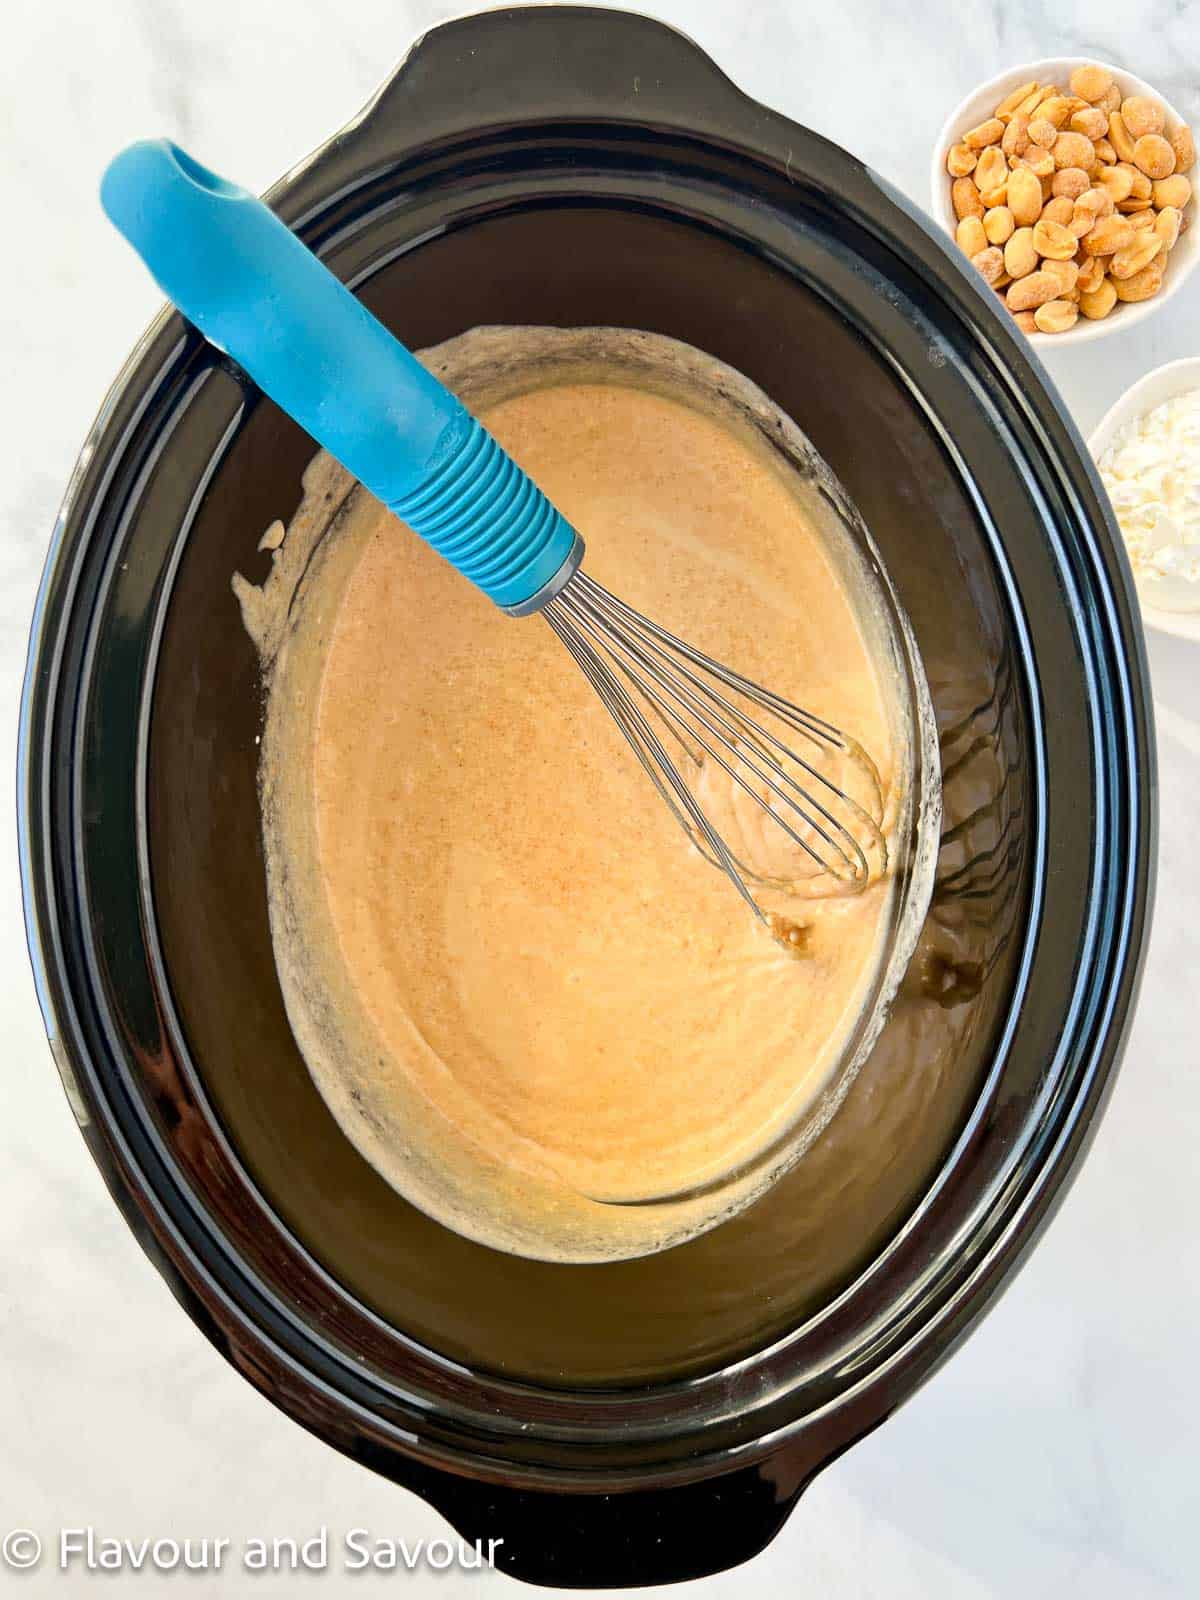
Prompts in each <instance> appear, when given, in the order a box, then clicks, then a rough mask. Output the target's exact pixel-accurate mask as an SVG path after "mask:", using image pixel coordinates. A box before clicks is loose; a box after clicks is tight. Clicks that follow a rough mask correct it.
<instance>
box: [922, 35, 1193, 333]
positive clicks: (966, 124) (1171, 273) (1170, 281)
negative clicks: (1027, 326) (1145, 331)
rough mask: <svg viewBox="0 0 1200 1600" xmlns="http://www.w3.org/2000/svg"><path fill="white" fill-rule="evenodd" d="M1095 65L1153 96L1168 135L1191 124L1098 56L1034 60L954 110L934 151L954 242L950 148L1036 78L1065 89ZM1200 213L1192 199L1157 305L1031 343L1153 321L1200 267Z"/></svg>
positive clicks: (938, 197) (939, 197)
mask: <svg viewBox="0 0 1200 1600" xmlns="http://www.w3.org/2000/svg"><path fill="white" fill-rule="evenodd" d="M1093 64H1094V65H1096V66H1103V67H1105V68H1106V70H1107V71H1109V72H1111V73H1112V75H1113V77H1114V78H1115V79H1116V81H1117V86H1118V88H1119V89H1120V90H1121V92H1122V94H1124V95H1131V94H1144V95H1149V96H1150V98H1151V99H1152V100H1158V101H1159V102H1160V103H1161V104H1162V106H1163V107H1164V109H1165V111H1166V114H1167V130H1168V132H1173V131H1174V130H1175V129H1176V128H1177V127H1178V126H1179V125H1180V123H1182V122H1186V121H1187V118H1186V117H1181V116H1180V114H1179V112H1178V111H1176V109H1175V107H1174V106H1173V105H1171V104H1170V102H1169V101H1168V100H1167V99H1166V98H1165V97H1164V96H1163V95H1162V94H1160V93H1159V91H1158V90H1157V89H1156V88H1155V87H1154V85H1153V84H1149V83H1146V82H1145V81H1144V80H1143V79H1141V78H1135V77H1134V75H1133V73H1132V72H1126V70H1125V68H1124V67H1114V66H1110V65H1109V64H1108V63H1107V62H1101V61H1096V58H1095V57H1094V56H1051V57H1049V58H1048V59H1047V60H1045V61H1030V62H1028V63H1027V64H1026V65H1025V66H1023V67H1012V68H1010V69H1009V70H1008V71H1007V72H1002V73H1000V74H999V76H997V77H995V78H992V79H990V80H989V81H988V82H987V83H985V84H982V85H981V86H980V87H979V88H978V89H976V90H975V91H974V93H973V94H969V95H968V96H967V98H966V99H965V100H963V101H962V102H961V103H960V104H959V105H957V106H956V107H955V108H954V110H953V111H952V112H951V113H950V115H949V116H948V117H947V118H946V121H945V123H944V125H943V127H942V131H941V133H939V134H938V137H937V143H936V144H935V145H934V147H933V164H932V167H931V170H930V180H929V182H930V194H931V196H932V199H933V208H932V209H933V215H934V216H935V217H936V218H937V220H938V221H939V222H940V223H941V224H942V226H943V227H944V228H945V229H946V231H947V233H949V234H950V236H951V238H953V236H954V229H955V223H956V219H955V216H954V206H953V204H952V202H951V199H950V184H951V178H950V174H949V173H948V172H947V171H946V157H947V155H948V154H949V152H950V146H951V145H953V144H957V143H958V142H959V140H960V139H961V138H962V136H963V134H964V133H966V131H967V129H968V128H974V127H976V126H977V125H978V124H979V123H981V122H983V121H984V120H985V119H986V118H988V117H990V116H991V114H992V112H993V111H994V110H995V109H996V107H997V106H998V105H999V104H1000V102H1001V100H1003V99H1004V97H1005V95H1007V94H1011V93H1012V91H1013V90H1014V89H1015V88H1017V87H1018V86H1019V85H1020V84H1022V83H1028V82H1029V80H1030V79H1031V78H1036V80H1037V81H1038V82H1039V83H1057V84H1061V85H1062V87H1063V88H1064V89H1066V87H1067V80H1068V79H1069V78H1070V76H1071V74H1072V72H1074V70H1075V68H1076V67H1083V66H1089V65H1093ZM1198 174H1200V166H1197V167H1194V168H1193V169H1192V171H1191V172H1190V173H1188V175H1187V176H1188V177H1189V178H1190V179H1191V180H1192V185H1193V188H1195V187H1196V185H1197V182H1198V181H1200V180H1198ZM1196 210H1197V200H1196V196H1195V195H1193V197H1192V201H1191V204H1190V206H1189V208H1188V217H1187V220H1188V221H1189V222H1190V223H1191V224H1192V226H1191V227H1190V228H1189V229H1188V231H1187V232H1186V233H1183V234H1181V235H1180V237H1179V240H1178V242H1177V243H1176V245H1175V248H1174V249H1173V250H1172V251H1171V256H1170V260H1169V262H1168V265H1167V270H1166V272H1165V273H1164V275H1163V286H1162V288H1161V289H1160V290H1159V291H1158V293H1157V294H1156V295H1155V296H1154V298H1153V300H1141V301H1138V302H1137V303H1131V304H1128V305H1119V306H1117V308H1116V309H1115V310H1114V311H1112V312H1111V313H1110V314H1109V315H1108V316H1107V317H1105V318H1104V319H1103V321H1101V322H1089V321H1088V320H1087V318H1086V317H1080V319H1079V321H1078V322H1077V323H1076V324H1075V326H1074V327H1073V328H1071V329H1070V330H1069V331H1068V332H1066V333H1031V334H1029V335H1028V337H1029V340H1030V342H1031V343H1032V344H1037V345H1051V346H1052V345H1055V344H1060V343H1064V342H1066V341H1068V340H1069V341H1070V342H1071V343H1072V344H1081V343H1083V341H1084V340H1085V339H1101V338H1103V337H1104V336H1105V335H1106V334H1110V333H1123V332H1128V330H1129V329H1130V328H1136V327H1137V325H1138V324H1139V323H1140V322H1144V321H1145V319H1146V318H1147V317H1151V316H1153V315H1154V313H1155V312H1156V311H1157V310H1159V308H1160V307H1161V306H1164V305H1165V304H1166V303H1167V301H1168V300H1170V298H1171V296H1172V295H1173V294H1175V293H1177V292H1178V290H1179V286H1180V285H1181V284H1182V283H1183V281H1184V279H1185V278H1187V276H1188V275H1189V273H1191V271H1192V270H1193V268H1194V267H1195V265H1196V262H1197V261H1200V225H1197V219H1196Z"/></svg>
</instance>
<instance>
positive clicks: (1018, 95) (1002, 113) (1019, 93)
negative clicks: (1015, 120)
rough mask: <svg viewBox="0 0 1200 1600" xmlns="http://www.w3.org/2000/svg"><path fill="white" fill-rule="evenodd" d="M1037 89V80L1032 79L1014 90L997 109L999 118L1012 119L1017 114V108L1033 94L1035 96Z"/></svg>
mask: <svg viewBox="0 0 1200 1600" xmlns="http://www.w3.org/2000/svg"><path fill="white" fill-rule="evenodd" d="M1037 87H1038V84H1037V79H1036V78H1030V80H1029V82H1028V83H1022V84H1021V85H1020V86H1019V87H1018V88H1016V89H1014V90H1012V92H1011V93H1010V94H1006V95H1005V97H1004V99H1003V100H1001V102H1000V104H999V105H998V106H997V107H996V115H997V117H999V118H1000V119H1001V120H1003V119H1004V118H1006V117H1011V116H1012V115H1013V114H1014V113H1015V111H1016V109H1017V107H1018V106H1019V105H1020V104H1021V101H1022V100H1025V99H1027V98H1028V97H1029V96H1030V95H1031V94H1033V93H1034V91H1035V90H1036V89H1037Z"/></svg>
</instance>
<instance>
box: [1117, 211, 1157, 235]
mask: <svg viewBox="0 0 1200 1600" xmlns="http://www.w3.org/2000/svg"><path fill="white" fill-rule="evenodd" d="M1157 216H1158V212H1157V211H1155V209H1154V207H1153V206H1151V207H1150V208H1149V210H1147V211H1135V212H1133V213H1132V214H1131V215H1130V216H1128V217H1126V219H1125V220H1126V222H1128V224H1129V226H1130V227H1131V228H1132V229H1133V231H1134V232H1135V233H1144V232H1145V231H1146V229H1147V228H1152V227H1153V226H1154V222H1155V218H1156V217H1157Z"/></svg>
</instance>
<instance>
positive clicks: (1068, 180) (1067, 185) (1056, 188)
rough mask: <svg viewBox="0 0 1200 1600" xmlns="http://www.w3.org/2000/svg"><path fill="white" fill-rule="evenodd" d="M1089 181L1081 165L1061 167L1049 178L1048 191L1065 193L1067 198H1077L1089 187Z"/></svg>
mask: <svg viewBox="0 0 1200 1600" xmlns="http://www.w3.org/2000/svg"><path fill="white" fill-rule="evenodd" d="M1091 182H1092V180H1091V179H1090V178H1089V177H1088V175H1087V173H1086V172H1085V171H1084V170H1083V168H1082V167H1063V169H1062V170H1061V171H1060V172H1056V173H1055V174H1054V177H1053V178H1052V179H1051V182H1050V192H1051V194H1054V195H1066V196H1067V198H1068V199H1069V200H1078V198H1079V196H1080V195H1081V194H1082V193H1083V191H1084V190H1085V189H1089V188H1090V187H1091Z"/></svg>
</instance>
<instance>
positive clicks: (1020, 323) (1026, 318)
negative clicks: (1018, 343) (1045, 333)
mask: <svg viewBox="0 0 1200 1600" xmlns="http://www.w3.org/2000/svg"><path fill="white" fill-rule="evenodd" d="M1013 321H1014V322H1015V323H1016V325H1017V327H1018V328H1020V330H1021V332H1022V333H1036V332H1037V323H1036V322H1035V321H1034V316H1033V312H1032V311H1014V312H1013Z"/></svg>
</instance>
